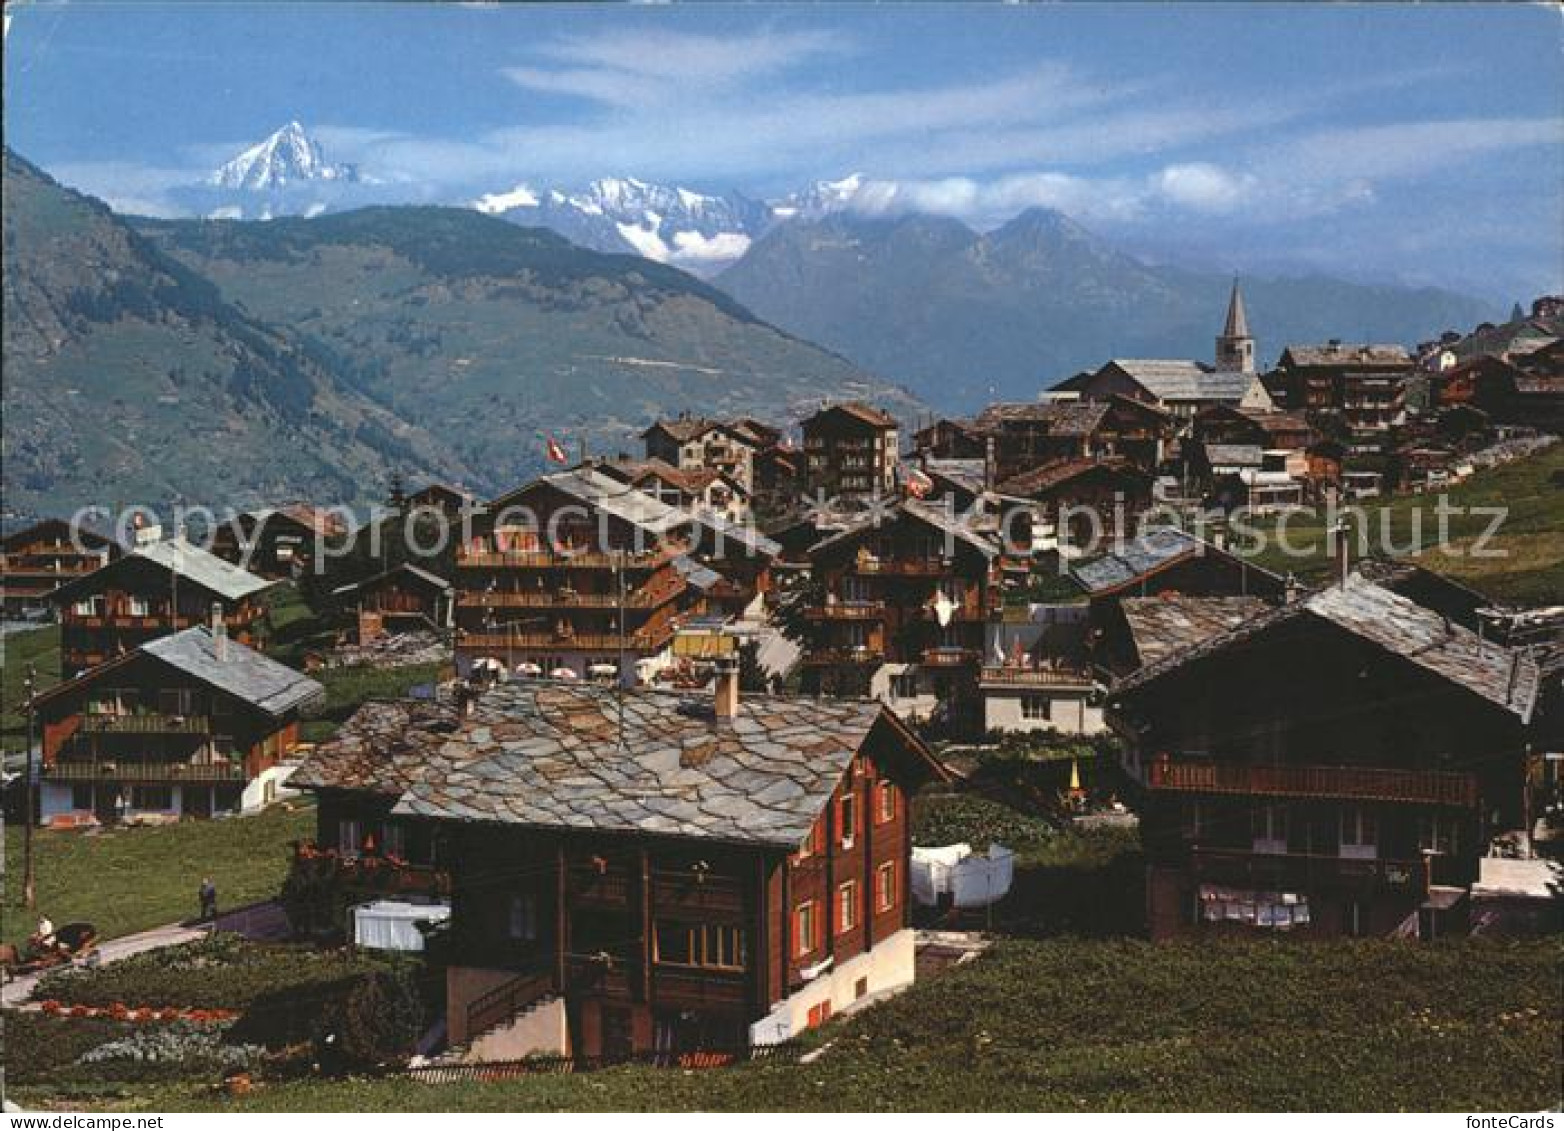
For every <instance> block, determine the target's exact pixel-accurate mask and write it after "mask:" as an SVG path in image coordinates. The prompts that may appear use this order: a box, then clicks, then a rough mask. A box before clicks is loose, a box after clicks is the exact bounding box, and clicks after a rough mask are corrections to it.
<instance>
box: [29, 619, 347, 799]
mask: <svg viewBox="0 0 1564 1131" xmlns="http://www.w3.org/2000/svg"><path fill="white" fill-rule="evenodd" d="M324 693H325V692H324V689H323V688H322V687H321V686H320V684H318V683H316V682H315V681H314V680H312V679H309V678H307V677H305V676H303V675H301V674H300V673H298V672H296V671H294V670H293V669H292V668H289V667H286V666H284V665H282V664H279V663H277V662H276V661H274V660H270V659H268V658H267V657H265V656H263V655H261V654H260V653H259V652H255V651H252V650H251V649H249V648H246V647H245V646H244V645H243V644H240V643H239V642H238V641H235V640H230V639H228V636H227V631H226V628H225V626H224V625H223V623H222V620H221V619H220V618H214V625H213V627H211V628H206V627H197V628H187V629H184V630H182V631H180V632H176V633H174V634H172V635H169V636H160V637H158V638H157V639H155V640H150V641H147V642H146V643H144V644H142V645H140V646H139V647H137V648H135V649H134V650H132V651H130V652H128V653H126V654H125V655H122V656H118V657H116V658H114V659H112V660H109V661H107V662H106V663H102V664H99V665H98V666H97V667H94V668H92V669H90V670H88V671H86V672H83V673H82V674H81V675H78V676H76V677H75V678H74V679H70V680H67V681H66V682H64V683H61V684H57V685H56V686H54V687H52V688H50V689H49V690H48V691H45V692H43V693H42V694H40V695H39V696H38V697H37V698H36V700H35V703H36V706H37V712H38V718H39V720H40V722H41V723H42V731H43V766H42V772H41V777H40V782H41V790H40V802H41V805H40V809H41V816H42V818H43V820H44V821H45V822H51V821H68V822H70V823H71V824H80V823H82V822H81V819H82V818H84V817H91V818H94V819H96V820H97V821H98V822H101V823H104V824H108V823H112V822H116V821H145V820H171V819H175V818H178V817H210V816H213V815H214V814H224V813H237V812H249V811H251V810H255V809H259V808H261V807H263V806H265V805H267V804H269V803H270V802H271V801H272V800H274V799H275V798H276V796H277V790H278V787H279V785H280V784H281V783H282V781H283V780H285V772H284V770H283V768H282V767H281V765H280V764H281V763H282V762H284V761H285V760H287V759H288V758H289V757H290V756H291V755H292V753H293V749H294V747H295V746H296V745H297V743H298V736H299V730H298V728H299V715H300V712H301V711H303V710H304V709H305V708H307V707H309V706H311V705H313V704H314V703H315V702H317V701H319V700H320V699H321V697H322V696H323V695H324Z"/></svg>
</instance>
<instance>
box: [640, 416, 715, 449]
mask: <svg viewBox="0 0 1564 1131" xmlns="http://www.w3.org/2000/svg"><path fill="white" fill-rule="evenodd" d="M719 426H720V425H719V423H718V422H717V421H715V420H711V419H709V418H708V417H704V416H676V417H674V418H673V419H671V420H659V421H656V422H655V423H653V424H652V426H651V427H650V428H647V429H646V430H645V431H643V432H642V433H641V435H642V437H643V438H644V437H646V436H650V435H651V434H652V433H653V432H666V433H667V434H668V436H669V437H670V438H671V439H672V440H674V442H676V443H680V444H685V443H688V442H689V441H691V440H693V439H695V438H696V437H698V436H703V435H705V434H706V433H707V432H710V431H711V430H712V429H713V428H717V427H719Z"/></svg>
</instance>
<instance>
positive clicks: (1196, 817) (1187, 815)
mask: <svg viewBox="0 0 1564 1131" xmlns="http://www.w3.org/2000/svg"><path fill="white" fill-rule="evenodd" d="M1179 819H1180V825H1181V826H1182V829H1183V833H1184V836H1185V837H1189V838H1198V837H1202V836H1204V835H1205V833H1206V814H1205V809H1204V807H1203V806H1202V805H1201V804H1200V799H1199V798H1198V797H1191V798H1188V799H1186V800H1185V802H1184V807H1183V809H1182V810H1181V811H1180V813H1179Z"/></svg>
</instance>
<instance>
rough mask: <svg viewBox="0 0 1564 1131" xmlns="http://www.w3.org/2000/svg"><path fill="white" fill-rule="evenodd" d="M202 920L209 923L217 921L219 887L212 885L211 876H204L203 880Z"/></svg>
mask: <svg viewBox="0 0 1564 1131" xmlns="http://www.w3.org/2000/svg"><path fill="white" fill-rule="evenodd" d="M200 894H201V918H202V919H205V920H207V921H208V922H215V921H216V919H217V885H216V884H214V883H212V877H211V876H203V877H202V879H201V893H200Z"/></svg>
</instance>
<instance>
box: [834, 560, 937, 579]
mask: <svg viewBox="0 0 1564 1131" xmlns="http://www.w3.org/2000/svg"><path fill="white" fill-rule="evenodd" d="M954 569H955V564H954V563H953V562H951V561H950V560H949V559H947V558H899V559H898V558H889V559H880V558H860V559H859V560H857V561H855V562H853V564H852V572H853V573H866V574H891V575H900V576H902V577H944V576H945V575H946V574H948V573H950V572H952V571H953V570H954Z"/></svg>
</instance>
